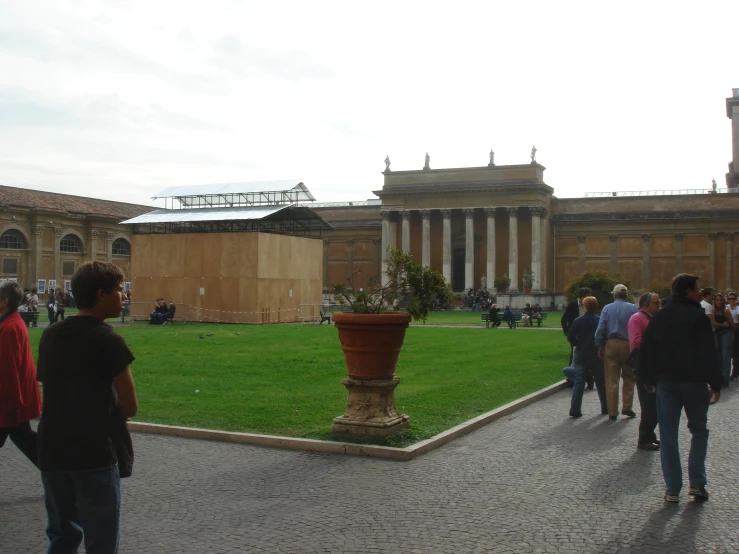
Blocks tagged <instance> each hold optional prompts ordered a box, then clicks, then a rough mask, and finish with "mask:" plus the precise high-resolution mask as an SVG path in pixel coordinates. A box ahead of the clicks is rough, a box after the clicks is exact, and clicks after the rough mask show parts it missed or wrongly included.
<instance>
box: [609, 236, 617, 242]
mask: <svg viewBox="0 0 739 554" xmlns="http://www.w3.org/2000/svg"><path fill="white" fill-rule="evenodd" d="M608 240H610V241H611V242H612V243H613V242H618V235H608Z"/></svg>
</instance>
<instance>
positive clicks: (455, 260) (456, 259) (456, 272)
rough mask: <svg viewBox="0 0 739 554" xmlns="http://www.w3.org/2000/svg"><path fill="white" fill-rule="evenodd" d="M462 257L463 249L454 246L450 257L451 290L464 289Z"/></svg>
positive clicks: (463, 255)
mask: <svg viewBox="0 0 739 554" xmlns="http://www.w3.org/2000/svg"><path fill="white" fill-rule="evenodd" d="M464 259H465V249H464V248H455V249H454V256H453V257H452V290H453V291H455V292H463V291H464Z"/></svg>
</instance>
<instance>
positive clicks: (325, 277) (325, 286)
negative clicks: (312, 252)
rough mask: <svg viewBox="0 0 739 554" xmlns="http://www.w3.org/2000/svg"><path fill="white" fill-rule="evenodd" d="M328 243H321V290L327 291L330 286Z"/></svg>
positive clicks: (325, 241)
mask: <svg viewBox="0 0 739 554" xmlns="http://www.w3.org/2000/svg"><path fill="white" fill-rule="evenodd" d="M329 244H330V243H329V241H327V240H324V241H323V290H324V291H326V290H329V288H330V286H331V284H330V283H329V282H328V247H329Z"/></svg>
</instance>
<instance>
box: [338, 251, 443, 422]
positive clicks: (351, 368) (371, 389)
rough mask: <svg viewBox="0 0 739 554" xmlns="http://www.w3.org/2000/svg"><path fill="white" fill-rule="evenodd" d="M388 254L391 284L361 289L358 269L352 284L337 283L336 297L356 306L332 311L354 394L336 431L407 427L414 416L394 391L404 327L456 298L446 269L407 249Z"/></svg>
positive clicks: (349, 305)
mask: <svg viewBox="0 0 739 554" xmlns="http://www.w3.org/2000/svg"><path fill="white" fill-rule="evenodd" d="M388 254H389V255H388V259H387V269H386V271H385V275H387V277H388V279H387V283H386V284H384V285H380V284H377V283H372V284H370V286H369V287H368V288H367V290H363V291H359V290H357V289H355V288H354V287H353V286H352V279H353V277H354V275H356V273H358V272H355V273H353V274H352V275H351V276H349V277H348V279H347V281H348V283H349V286H346V285H344V284H339V285H334V289H333V292H334V298H335V300H336V301H337V302H338V303H339V304H340V305H341V306H345V307H349V308H351V311H352V313H335V314H334V315H333V319H334V323H335V324H336V327H337V328H338V330H339V340H340V341H341V347H342V349H343V351H344V359H345V360H346V367H347V371H348V375H349V376H348V377H347V378H345V379H343V380H342V381H341V382H342V383H343V384H344V386H345V387H346V388H347V389H348V391H349V399H348V401H347V408H346V412H345V413H344V415H343V416H339V417H337V418H335V419H334V423H333V425H332V427H331V430H332V431H334V432H335V433H342V434H349V435H365V436H366V435H380V436H386V435H391V434H393V433H396V432H398V431H400V430H402V429H405V428H407V427H408V425H409V418H408V416H407V415H399V414H398V412H397V411H396V409H395V397H394V390H395V387H397V386H398V383H399V382H400V379H399V378H398V377H397V376H396V375H395V367H396V365H397V363H398V356H399V354H400V350H401V348H402V346H403V340H404V338H405V330H406V329H407V328H408V324H409V323H410V320H411V318H413V319H414V320H415V321H424V322H425V321H426V318H427V317H428V314H429V312H430V311H432V310H434V309H446V308H448V307H449V305H450V304H451V302H452V290H451V287H450V286H449V284H448V283H447V282H446V280H445V279H444V277H443V276H442V275H440V274H439V273H437V272H435V271H432V270H431V268H429V267H428V266H424V265H420V264H417V263H416V262H415V261H413V257H412V256H411V255H410V254H408V253H405V252H402V251H400V250H394V249H392V248H389V249H388ZM388 310H391V311H388ZM400 310H405V311H404V312H401V311H400Z"/></svg>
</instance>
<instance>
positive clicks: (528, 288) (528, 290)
mask: <svg viewBox="0 0 739 554" xmlns="http://www.w3.org/2000/svg"><path fill="white" fill-rule="evenodd" d="M523 291H524V292H525V293H526V294H531V287H524V288H523Z"/></svg>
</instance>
